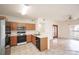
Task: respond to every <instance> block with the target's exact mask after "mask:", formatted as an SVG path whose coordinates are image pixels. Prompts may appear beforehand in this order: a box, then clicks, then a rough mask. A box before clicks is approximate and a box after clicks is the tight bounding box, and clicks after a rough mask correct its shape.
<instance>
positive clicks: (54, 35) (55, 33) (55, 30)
mask: <svg viewBox="0 0 79 59" xmlns="http://www.w3.org/2000/svg"><path fill="white" fill-rule="evenodd" d="M53 38H58V25H53Z"/></svg>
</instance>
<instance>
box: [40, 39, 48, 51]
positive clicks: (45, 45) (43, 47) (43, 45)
mask: <svg viewBox="0 0 79 59" xmlns="http://www.w3.org/2000/svg"><path fill="white" fill-rule="evenodd" d="M47 40H48V39H47V38H41V40H40V50H41V51H43V50H47V49H48V41H47Z"/></svg>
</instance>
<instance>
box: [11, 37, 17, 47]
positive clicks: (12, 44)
mask: <svg viewBox="0 0 79 59" xmlns="http://www.w3.org/2000/svg"><path fill="white" fill-rule="evenodd" d="M10 41H11V46H16V45H17V36H11V40H10Z"/></svg>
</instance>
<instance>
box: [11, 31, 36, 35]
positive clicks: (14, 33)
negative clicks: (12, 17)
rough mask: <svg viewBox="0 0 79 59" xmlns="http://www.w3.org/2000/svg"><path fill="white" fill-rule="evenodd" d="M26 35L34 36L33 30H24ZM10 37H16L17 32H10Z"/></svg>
mask: <svg viewBox="0 0 79 59" xmlns="http://www.w3.org/2000/svg"><path fill="white" fill-rule="evenodd" d="M25 34H26V35H30V34H35V30H26V33H25ZM11 36H17V31H11Z"/></svg>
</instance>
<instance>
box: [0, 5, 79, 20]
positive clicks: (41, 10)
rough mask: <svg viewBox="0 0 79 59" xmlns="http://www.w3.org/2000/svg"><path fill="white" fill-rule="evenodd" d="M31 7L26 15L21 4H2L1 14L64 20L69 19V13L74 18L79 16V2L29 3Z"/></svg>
mask: <svg viewBox="0 0 79 59" xmlns="http://www.w3.org/2000/svg"><path fill="white" fill-rule="evenodd" d="M29 6H30V9H29V10H28V12H27V14H26V15H21V13H20V12H19V11H20V9H21V5H20V4H3V5H2V4H0V14H1V15H12V16H20V17H26V16H27V15H28V16H31V17H35V18H38V17H39V18H44V19H49V20H58V21H63V20H67V18H68V15H71V16H72V17H73V19H78V18H79V5H78V4H29Z"/></svg>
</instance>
